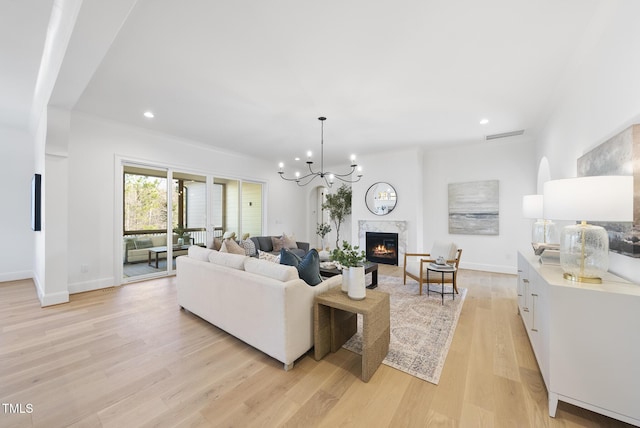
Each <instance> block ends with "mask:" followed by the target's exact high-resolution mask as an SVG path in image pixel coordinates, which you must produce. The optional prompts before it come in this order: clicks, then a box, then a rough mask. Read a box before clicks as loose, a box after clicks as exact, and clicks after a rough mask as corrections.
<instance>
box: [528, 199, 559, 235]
mask: <svg viewBox="0 0 640 428" xmlns="http://www.w3.org/2000/svg"><path fill="white" fill-rule="evenodd" d="M543 206H544V197H543V195H526V196H523V197H522V215H523V216H524V217H525V218H534V219H536V222H535V223H534V224H533V228H532V230H531V243H532V244H534V245H535V244H550V243H554V242H553V241H554V237H555V230H556V225H555V224H554V223H553V222H552V221H551V220H546V219H544V212H543Z"/></svg>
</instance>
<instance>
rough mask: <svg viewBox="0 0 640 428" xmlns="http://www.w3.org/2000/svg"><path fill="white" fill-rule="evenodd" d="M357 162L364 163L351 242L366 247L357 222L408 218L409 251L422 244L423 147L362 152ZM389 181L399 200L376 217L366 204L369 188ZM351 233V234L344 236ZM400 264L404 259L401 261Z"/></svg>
mask: <svg viewBox="0 0 640 428" xmlns="http://www.w3.org/2000/svg"><path fill="white" fill-rule="evenodd" d="M358 163H360V164H362V166H363V173H364V175H363V177H362V179H361V180H360V181H359V182H357V183H354V184H353V186H352V190H353V202H352V215H351V242H352V243H353V244H354V245H358V244H359V245H360V246H361V248H362V249H364V243H359V242H358V233H359V231H358V222H359V221H360V220H370V221H406V222H407V232H408V233H407V244H406V248H407V249H408V250H415V249H416V248H419V247H421V246H422V225H423V215H422V208H423V206H422V200H423V191H422V182H423V181H422V174H423V166H422V152H421V151H420V150H396V151H392V152H388V153H376V154H368V155H360V156H359V158H358ZM381 181H383V182H387V183H389V184H391V185H392V186H393V187H394V188H395V189H396V195H397V203H396V207H395V208H394V209H393V211H391V213H389V214H387V215H384V216H377V215H375V214H373V213H371V211H369V209H368V208H367V206H366V205H365V195H366V193H367V189H369V187H371V185H373V184H374V183H377V182H381ZM345 236H348V235H345ZM399 263H400V264H401V263H402V262H401V261H399Z"/></svg>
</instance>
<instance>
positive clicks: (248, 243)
mask: <svg viewBox="0 0 640 428" xmlns="http://www.w3.org/2000/svg"><path fill="white" fill-rule="evenodd" d="M240 246H241V247H242V248H244V254H245V255H246V256H255V255H256V254H258V251H257V250H256V244H254V243H253V241H252V240H251V239H243V240H242V241H240Z"/></svg>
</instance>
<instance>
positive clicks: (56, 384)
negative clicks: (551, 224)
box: [0, 266, 627, 427]
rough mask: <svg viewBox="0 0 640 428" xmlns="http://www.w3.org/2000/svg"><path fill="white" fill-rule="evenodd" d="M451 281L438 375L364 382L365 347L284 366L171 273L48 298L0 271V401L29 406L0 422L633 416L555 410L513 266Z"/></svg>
mask: <svg viewBox="0 0 640 428" xmlns="http://www.w3.org/2000/svg"><path fill="white" fill-rule="evenodd" d="M380 274H381V275H398V276H400V275H401V274H402V270H401V269H400V268H398V267H392V266H381V269H380ZM458 281H459V287H466V288H468V290H469V291H468V294H467V298H466V300H465V303H464V306H463V309H462V313H461V316H460V321H459V324H458V327H457V329H456V332H455V336H454V339H453V342H452V344H451V348H450V350H449V355H448V357H447V360H446V363H445V366H444V370H443V372H442V376H441V378H440V384H439V385H437V386H436V385H433V384H431V383H428V382H425V381H422V380H419V379H417V378H414V377H412V376H410V375H407V374H405V373H402V372H400V371H398V370H395V369H392V368H390V367H387V366H385V365H382V366H380V368H379V369H378V371H377V372H376V373H375V374H374V376H373V378H372V379H371V380H370V382H369V383H363V382H362V381H360V357H359V356H358V355H356V354H353V353H351V352H349V351H347V350H344V349H341V350H340V351H338V352H336V353H335V354H329V355H328V356H327V357H325V358H324V359H323V360H322V361H319V362H316V361H315V360H314V359H313V356H312V353H309V354H308V355H306V356H304V357H302V358H301V359H300V360H298V361H297V362H296V364H295V367H294V369H293V370H291V371H289V372H285V371H284V370H283V369H282V364H281V363H280V362H278V361H276V360H274V359H272V358H270V357H268V356H266V355H264V354H263V353H261V352H259V351H257V350H255V349H253V348H251V347H250V346H248V345H246V344H245V343H243V342H241V341H239V340H237V339H235V338H234V337H232V336H230V335H228V334H227V333H225V332H223V331H221V330H220V329H218V328H216V327H214V326H212V325H210V324H208V323H207V322H205V321H203V320H201V319H199V318H197V317H196V316H194V315H192V314H190V313H188V312H185V311H183V310H180V309H179V307H178V305H177V302H176V290H175V278H163V279H157V280H152V281H146V282H139V283H134V284H130V285H126V286H122V287H115V288H110V289H105V290H99V291H94V292H89V293H83V294H76V295H72V296H71V302H70V303H68V304H64V305H59V306H55V307H48V308H40V305H39V302H38V299H37V296H36V292H35V288H34V286H33V283H32V282H31V281H16V282H7V283H3V284H0V326H1V332H0V401H1V402H2V403H7V404H13V405H18V404H21V405H22V406H23V407H22V410H23V411H25V413H23V414H15V413H13V414H12V413H8V412H7V411H6V410H7V406H4V405H3V408H0V426H1V427H8V426H16V427H19V426H27V427H28V426H40V427H63V426H76V427H100V426H104V427H111V426H115V427H137V426H215V427H218V426H221V427H224V426H235V427H249V426H266V427H271V426H291V427H313V426H326V427H334V426H363V427H403V426H415V427H423V426H429V427H431V426H433V427H437V426H450V427H455V426H461V427H466V426H471V427H475V426H486V427H493V426H495V427H547V426H549V427H580V426H585V427H620V426H627V425H626V424H624V423H622V422H619V421H616V420H613V419H609V418H607V417H604V416H601V415H598V414H596V413H592V412H589V411H586V410H583V409H580V408H577V407H574V406H571V405H568V404H565V403H560V405H559V408H558V414H557V417H556V418H555V419H552V418H549V416H548V413H547V411H548V409H547V396H546V391H545V388H544V384H543V383H542V378H541V376H540V372H539V370H538V367H537V365H536V362H535V359H534V356H533V353H532V350H531V347H530V345H529V342H528V340H527V336H526V332H525V330H524V327H523V324H522V322H521V320H520V318H519V316H518V315H517V306H516V294H515V287H516V278H515V277H514V276H510V275H500V274H490V273H483V272H475V271H464V270H463V271H461V272H460V274H459V277H458ZM27 404H30V405H31V406H32V409H33V411H32V412H31V413H28V409H27V408H26V407H25V406H26V405H27ZM15 409H16V408H15V407H14V410H15Z"/></svg>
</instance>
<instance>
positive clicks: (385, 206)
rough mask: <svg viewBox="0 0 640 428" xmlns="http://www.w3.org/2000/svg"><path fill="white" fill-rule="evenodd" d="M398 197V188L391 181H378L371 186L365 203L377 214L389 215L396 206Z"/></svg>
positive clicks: (365, 197)
mask: <svg viewBox="0 0 640 428" xmlns="http://www.w3.org/2000/svg"><path fill="white" fill-rule="evenodd" d="M397 200H398V197H397V194H396V189H394V188H393V186H392V185H391V184H389V183H385V182H378V183H374V184H372V185H371V187H369V189H368V190H367V193H366V194H365V196H364V203H365V205H366V206H367V208H368V209H369V211H371V212H372V213H373V214H375V215H387V214H389V213H390V212H391V211H393V209H394V208H395V207H396V203H397Z"/></svg>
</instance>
